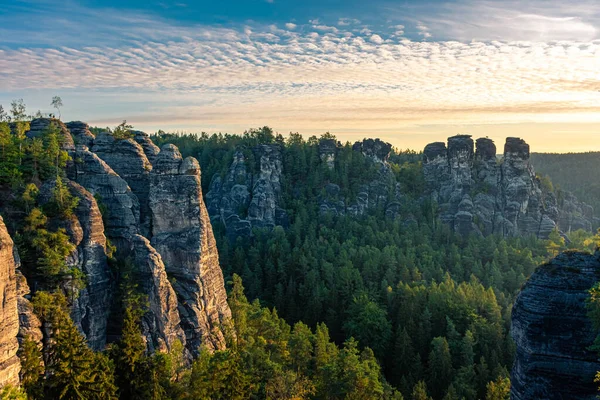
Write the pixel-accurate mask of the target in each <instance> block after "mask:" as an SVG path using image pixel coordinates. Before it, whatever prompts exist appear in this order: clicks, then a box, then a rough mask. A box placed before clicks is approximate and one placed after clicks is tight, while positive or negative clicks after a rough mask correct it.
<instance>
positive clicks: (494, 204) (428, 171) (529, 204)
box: [423, 135, 593, 238]
mask: <svg viewBox="0 0 600 400" xmlns="http://www.w3.org/2000/svg"><path fill="white" fill-rule="evenodd" d="M476 146H477V147H476V149H475V152H474V149H473V141H472V139H471V137H470V136H468V135H458V136H454V137H451V138H449V139H448V147H447V148H446V146H445V144H444V143H441V142H436V143H431V144H429V145H427V146H426V147H425V150H424V155H423V174H424V177H425V182H426V184H427V188H428V192H429V194H430V195H431V198H432V199H433V200H435V201H436V202H437V204H438V205H439V209H440V219H441V220H442V221H443V222H445V223H448V224H449V225H451V226H452V227H453V228H454V230H455V231H457V232H459V233H461V234H463V235H468V234H471V233H475V234H479V235H480V234H484V235H488V234H491V233H496V234H500V235H504V236H515V235H536V236H538V237H540V238H546V237H548V235H549V234H550V232H552V230H553V229H554V228H555V227H556V226H557V225H558V227H559V229H562V230H565V231H568V230H571V229H573V227H577V228H580V227H581V228H583V229H586V230H591V222H590V220H589V219H586V218H585V217H584V218H582V217H581V216H582V215H588V214H584V212H583V208H584V207H583V206H582V205H581V203H579V202H577V201H576V200H575V199H573V200H572V201H567V202H565V205H563V207H562V210H559V208H558V203H557V201H556V198H555V196H554V194H553V193H551V192H549V191H547V190H546V189H545V188H543V187H542V186H541V184H540V182H539V180H538V179H537V178H536V176H535V173H534V171H533V168H532V167H531V165H530V164H529V145H528V144H527V143H525V141H523V140H522V139H519V138H507V140H506V144H505V146H504V150H505V152H504V157H503V158H502V159H501V161H500V162H498V161H497V157H496V154H495V153H496V146H495V145H494V143H493V141H492V140H490V139H487V138H480V139H477V142H476ZM588 207H589V206H587V207H585V208H586V212H589V211H590V210H587V208H588ZM592 211H593V210H592ZM589 215H590V216H591V213H590V214H589Z"/></svg>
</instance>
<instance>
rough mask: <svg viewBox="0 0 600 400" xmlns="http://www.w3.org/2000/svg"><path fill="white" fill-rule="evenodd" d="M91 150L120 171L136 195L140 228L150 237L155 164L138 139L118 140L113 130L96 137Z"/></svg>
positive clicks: (141, 232)
mask: <svg viewBox="0 0 600 400" xmlns="http://www.w3.org/2000/svg"><path fill="white" fill-rule="evenodd" d="M138 136H139V135H138ZM147 147H148V146H147ZM91 150H92V152H94V153H95V154H96V155H98V157H100V158H101V159H102V160H103V161H104V162H106V163H107V164H108V165H109V166H110V167H111V168H112V169H113V170H114V171H115V172H116V173H117V174H119V176H120V177H121V178H123V179H124V180H125V181H126V182H127V184H128V185H129V187H130V188H131V191H132V192H133V193H134V194H135V195H136V197H137V199H138V202H139V207H140V216H139V218H140V220H139V224H138V225H139V231H140V234H142V235H143V236H145V237H149V235H150V229H151V226H150V224H151V221H150V209H149V208H148V192H149V190H150V171H151V170H152V164H151V163H150V161H149V160H148V157H146V153H145V152H144V148H143V147H142V146H141V145H140V144H139V143H137V142H136V141H135V140H134V139H117V138H115V137H114V136H113V135H112V134H111V133H110V132H102V133H100V134H98V136H97V137H96V139H95V140H94V146H93V147H92V149H91Z"/></svg>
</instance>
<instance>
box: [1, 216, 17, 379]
mask: <svg viewBox="0 0 600 400" xmlns="http://www.w3.org/2000/svg"><path fill="white" fill-rule="evenodd" d="M15 268H16V264H15V258H14V256H13V241H12V239H11V237H10V236H9V234H8V231H7V230H6V226H5V225H4V221H3V219H2V217H0V387H2V386H4V385H6V384H13V385H16V384H18V383H19V371H20V370H21V363H20V361H19V357H18V356H17V350H18V349H19V342H18V341H17V334H18V333H19V313H18V309H17V277H16V274H15Z"/></svg>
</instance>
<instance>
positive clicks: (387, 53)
mask: <svg viewBox="0 0 600 400" xmlns="http://www.w3.org/2000/svg"><path fill="white" fill-rule="evenodd" d="M55 95H58V96H60V97H61V98H62V100H63V103H64V106H63V108H62V109H61V114H62V119H63V120H65V121H67V120H83V121H86V122H88V123H89V124H90V125H93V126H102V127H104V126H115V125H117V124H118V123H120V122H121V121H122V120H124V119H126V120H127V121H128V122H129V123H131V124H132V125H134V126H135V127H136V128H137V129H141V130H145V131H147V132H155V131H157V130H158V129H162V130H164V131H179V132H202V131H205V132H209V133H212V132H229V133H242V132H243V131H244V130H246V129H249V128H255V127H260V126H264V125H268V126H270V127H272V128H273V129H274V130H275V131H277V132H279V133H282V134H284V135H286V134H287V133H289V132H299V133H302V134H303V135H304V136H305V137H308V136H311V135H317V136H319V135H321V134H322V133H324V132H331V133H333V134H335V135H336V136H337V137H338V139H340V140H341V141H347V140H348V141H355V140H360V139H362V138H364V137H379V138H381V139H382V140H386V141H389V142H391V143H392V144H393V145H394V146H396V147H398V148H400V149H407V148H410V149H414V150H422V149H423V147H424V146H425V145H426V144H427V143H430V142H434V141H443V140H445V139H446V138H447V137H449V136H452V135H455V134H459V133H461V134H471V135H473V137H474V138H477V137H484V136H487V137H490V138H492V139H494V140H495V141H496V144H497V146H498V148H499V149H500V150H501V149H502V144H503V143H504V138H505V137H507V136H519V137H522V138H524V139H525V140H526V141H527V142H528V143H530V145H531V148H532V151H551V152H569V151H574V152H578V151H591V150H600V140H598V139H599V138H600V3H599V2H598V1H597V0H576V1H569V2H566V1H564V0H561V1H557V0H524V1H516V0H506V1H498V0H494V1H492V0H487V1H476V0H459V1H440V0H421V1H413V0H404V1H390V0H369V1H364V0H362V1H357V0H346V1H338V0H335V1H334V0H304V1H295V0H213V1H204V0H200V1H191V0H177V1H166V0H145V1H143V0H135V1H126V0H120V1H117V0H87V1H72V0H61V1H57V0H0V104H3V105H4V108H5V109H6V108H8V107H9V104H10V102H11V100H12V99H19V98H23V99H24V101H25V103H26V104H27V106H28V110H29V111H30V112H32V113H33V112H35V111H37V110H41V111H42V112H44V113H49V112H53V111H54V110H53V109H52V107H51V106H50V102H51V99H52V96H55Z"/></svg>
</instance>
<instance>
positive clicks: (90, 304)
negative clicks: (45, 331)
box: [38, 181, 113, 350]
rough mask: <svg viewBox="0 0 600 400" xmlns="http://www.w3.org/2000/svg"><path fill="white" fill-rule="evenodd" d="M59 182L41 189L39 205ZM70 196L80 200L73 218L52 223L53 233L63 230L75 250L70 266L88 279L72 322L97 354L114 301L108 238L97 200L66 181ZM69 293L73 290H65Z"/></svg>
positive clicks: (74, 306) (73, 308)
mask: <svg viewBox="0 0 600 400" xmlns="http://www.w3.org/2000/svg"><path fill="white" fill-rule="evenodd" d="M55 185H56V181H48V182H46V183H44V185H42V187H41V188H40V194H39V196H38V201H39V202H40V204H42V205H43V204H44V203H46V202H47V201H49V200H50V198H51V197H52V191H53V190H54V188H55ZM66 185H67V187H68V189H69V192H70V193H71V195H73V196H74V197H76V198H77V199H79V202H78V204H77V207H76V208H75V210H74V214H73V216H72V218H69V219H64V220H63V219H60V220H54V219H52V220H50V221H49V225H50V226H51V227H52V229H55V228H59V227H60V228H64V229H65V230H66V232H67V234H68V235H69V240H70V242H71V243H73V244H74V245H75V250H74V251H73V253H72V254H71V255H70V256H69V257H68V258H67V260H66V261H67V265H68V266H69V267H75V268H77V269H79V270H80V271H82V272H83V274H84V276H85V287H84V288H83V289H81V290H79V293H78V295H77V296H75V297H73V299H72V301H73V304H72V306H71V318H72V319H73V322H74V323H75V325H76V326H77V327H78V328H79V330H80V331H81V332H83V333H84V334H85V336H86V338H87V341H88V344H89V345H90V347H91V348H92V349H94V350H102V349H104V346H105V344H106V327H107V321H108V316H109V312H110V306H111V300H112V290H113V288H112V285H111V276H110V270H109V267H108V262H107V256H106V237H105V236H104V224H103V222H102V215H101V214H100V210H99V208H98V204H97V203H96V200H95V199H94V197H93V196H92V194H91V193H90V192H88V191H87V190H86V189H85V188H84V187H83V186H81V185H79V184H77V183H75V182H72V181H67V182H66ZM65 289H66V290H71V288H70V287H68V286H65Z"/></svg>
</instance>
